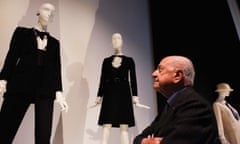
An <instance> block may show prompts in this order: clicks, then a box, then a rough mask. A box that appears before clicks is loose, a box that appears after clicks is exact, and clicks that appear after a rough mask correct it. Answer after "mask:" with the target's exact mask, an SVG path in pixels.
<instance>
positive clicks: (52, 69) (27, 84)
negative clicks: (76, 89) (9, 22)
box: [0, 27, 62, 99]
mask: <svg viewBox="0 0 240 144" xmlns="http://www.w3.org/2000/svg"><path fill="white" fill-rule="evenodd" d="M46 35H47V38H48V42H47V47H46V59H45V62H46V64H45V67H44V71H43V74H41V75H42V78H43V79H42V81H43V87H41V88H40V90H39V91H40V92H41V93H42V94H43V95H44V96H46V97H48V98H50V99H54V98H55V92H56V91H58V90H60V91H61V90H62V79H61V60H60V43H59V41H58V40H57V39H55V38H54V37H52V36H51V35H50V34H49V33H46ZM37 54H38V48H37V41H36V33H34V29H33V28H24V27H17V28H16V29H15V31H14V33H13V36H12V39H11V42H10V47H9V51H8V53H7V56H6V59H5V62H4V66H3V69H2V71H1V73H0V79H1V80H2V79H3V80H7V82H8V83H7V94H10V95H12V96H14V95H15V94H19V93H28V94H29V93H31V92H32V93H34V91H33V90H35V87H36V79H37V78H36V77H37V75H36V69H37V67H36V65H37V64H36V63H37ZM7 94H6V95H5V96H7Z"/></svg>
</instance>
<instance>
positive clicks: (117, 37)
mask: <svg viewBox="0 0 240 144" xmlns="http://www.w3.org/2000/svg"><path fill="white" fill-rule="evenodd" d="M122 45H123V40H122V36H121V34H120V33H114V34H113V35H112V47H113V49H114V50H115V53H117V54H118V53H121V50H122Z"/></svg>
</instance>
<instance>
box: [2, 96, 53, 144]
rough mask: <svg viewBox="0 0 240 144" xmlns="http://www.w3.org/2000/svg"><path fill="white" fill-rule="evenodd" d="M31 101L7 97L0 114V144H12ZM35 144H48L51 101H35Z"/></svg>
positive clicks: (51, 115) (50, 129)
mask: <svg viewBox="0 0 240 144" xmlns="http://www.w3.org/2000/svg"><path fill="white" fill-rule="evenodd" d="M31 103H32V100H31V99H28V100H26V99H21V98H17V97H7V98H5V99H4V101H3V104H2V108H1V112H0V144H12V141H13V140H14V137H15V135H16V133H17V130H18V128H19V126H20V124H21V122H22V120H23V118H24V115H25V113H26V111H27V109H28V107H29V106H30V104H31ZM34 105H35V106H34V109H35V144H50V139H51V131H52V119H53V100H35V101H34Z"/></svg>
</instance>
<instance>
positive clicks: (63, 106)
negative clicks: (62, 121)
mask: <svg viewBox="0 0 240 144" xmlns="http://www.w3.org/2000/svg"><path fill="white" fill-rule="evenodd" d="M55 102H56V103H58V104H59V105H60V106H61V111H65V112H68V104H67V102H66V99H65V97H63V95H62V92H60V91H57V92H56V99H55Z"/></svg>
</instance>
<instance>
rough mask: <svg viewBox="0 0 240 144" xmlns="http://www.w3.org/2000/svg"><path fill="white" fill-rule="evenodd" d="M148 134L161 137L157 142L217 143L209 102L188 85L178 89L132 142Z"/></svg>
mask: <svg viewBox="0 0 240 144" xmlns="http://www.w3.org/2000/svg"><path fill="white" fill-rule="evenodd" d="M167 105H168V104H167ZM152 134H153V135H154V137H163V141H162V142H161V144H219V141H218V131H217V125H216V119H215V116H214V113H213V109H212V106H211V105H210V103H209V102H208V101H206V100H205V99H204V98H203V97H201V96H200V95H199V94H198V93H196V92H195V90H194V89H193V88H191V87H186V88H185V89H184V90H183V91H181V92H179V93H178V94H177V95H176V97H175V98H174V99H173V100H172V101H171V103H170V104H169V107H168V110H167V112H164V111H163V112H162V113H161V114H159V115H158V116H157V117H156V118H155V120H154V121H153V122H152V123H151V124H150V126H148V127H147V128H146V129H144V130H143V132H142V133H141V134H139V135H138V136H136V137H135V139H134V142H133V143H134V144H141V141H142V139H143V138H146V137H147V136H148V135H152Z"/></svg>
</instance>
